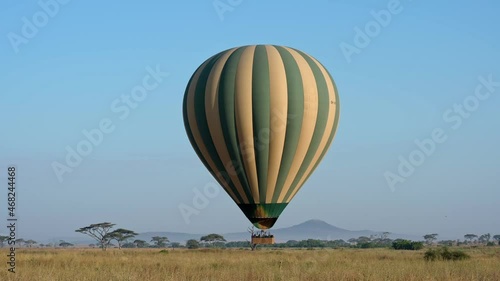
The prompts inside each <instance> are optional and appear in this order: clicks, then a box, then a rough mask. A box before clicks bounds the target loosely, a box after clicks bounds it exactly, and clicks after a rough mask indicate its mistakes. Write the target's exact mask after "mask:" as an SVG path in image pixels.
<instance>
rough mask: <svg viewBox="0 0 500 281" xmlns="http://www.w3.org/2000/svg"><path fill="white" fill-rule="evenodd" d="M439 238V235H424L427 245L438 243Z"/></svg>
mask: <svg viewBox="0 0 500 281" xmlns="http://www.w3.org/2000/svg"><path fill="white" fill-rule="evenodd" d="M437 237H438V234H437V233H432V234H426V235H424V239H425V241H426V242H427V245H432V244H433V243H434V241H436V239H437Z"/></svg>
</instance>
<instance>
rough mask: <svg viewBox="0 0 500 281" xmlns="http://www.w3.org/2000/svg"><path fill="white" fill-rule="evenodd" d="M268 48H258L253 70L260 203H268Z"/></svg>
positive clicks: (253, 106)
mask: <svg viewBox="0 0 500 281" xmlns="http://www.w3.org/2000/svg"><path fill="white" fill-rule="evenodd" d="M269 75H270V73H269V62H268V58H267V51H266V47H264V46H257V47H256V48H255V55H254V60H253V69H252V121H253V135H254V147H255V149H254V150H255V162H256V167H257V178H258V183H259V197H260V198H255V200H256V201H258V202H266V189H267V172H268V163H269V127H270V123H271V108H270V106H271V93H270V91H271V89H270V87H271V81H270V77H269Z"/></svg>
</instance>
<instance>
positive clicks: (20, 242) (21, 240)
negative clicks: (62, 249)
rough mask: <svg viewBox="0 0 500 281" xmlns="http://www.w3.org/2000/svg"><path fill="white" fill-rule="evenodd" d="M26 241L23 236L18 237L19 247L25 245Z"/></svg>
mask: <svg viewBox="0 0 500 281" xmlns="http://www.w3.org/2000/svg"><path fill="white" fill-rule="evenodd" d="M24 242H25V241H24V239H23V238H18V239H16V244H18V245H19V247H21V246H22V245H23V243H24Z"/></svg>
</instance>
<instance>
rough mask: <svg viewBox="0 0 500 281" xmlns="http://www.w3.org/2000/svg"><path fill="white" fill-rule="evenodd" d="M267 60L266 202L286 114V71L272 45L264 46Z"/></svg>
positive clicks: (271, 189) (275, 176) (269, 199)
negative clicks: (268, 92) (268, 104)
mask: <svg viewBox="0 0 500 281" xmlns="http://www.w3.org/2000/svg"><path fill="white" fill-rule="evenodd" d="M266 52H267V58H268V61H269V76H270V77H269V81H270V92H271V93H272V94H271V96H270V108H271V120H270V128H269V129H270V134H269V161H268V167H269V168H268V169H269V170H268V174H267V190H266V200H265V202H266V203H272V200H273V194H274V190H275V189H276V181H277V179H278V175H279V171H280V165H281V159H282V156H283V148H284V147H285V135H286V134H285V133H284V132H285V130H286V123H287V115H288V95H287V93H288V88H287V81H286V71H285V65H284V64H283V60H282V59H281V55H280V53H279V52H278V50H277V49H276V48H275V47H273V46H266Z"/></svg>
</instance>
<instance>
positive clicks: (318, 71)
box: [183, 45, 340, 230]
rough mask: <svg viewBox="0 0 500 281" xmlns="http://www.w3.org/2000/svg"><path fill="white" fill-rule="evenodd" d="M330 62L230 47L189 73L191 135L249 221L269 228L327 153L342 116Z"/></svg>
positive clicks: (186, 108) (186, 111)
mask: <svg viewBox="0 0 500 281" xmlns="http://www.w3.org/2000/svg"><path fill="white" fill-rule="evenodd" d="M339 109H340V108H339V97H338V93H337V89H336V86H335V83H334V81H333V79H332V77H331V75H330V74H329V72H328V71H327V69H326V68H325V67H324V66H323V65H322V64H321V63H320V62H319V61H318V60H316V59H315V58H314V57H312V56H310V55H308V54H306V53H304V52H302V51H300V50H297V49H294V48H291V47H286V46H276V45H247V46H241V47H235V48H231V49H227V50H224V51H222V52H220V53H218V54H215V55H213V56H212V57H210V58H208V59H207V60H206V61H205V62H203V63H202V64H201V65H200V66H199V67H198V69H196V71H195V72H194V74H193V75H192V76H191V78H190V80H189V82H188V84H187V87H186V91H185V94H184V100H183V118H184V125H185V129H186V133H187V136H188V138H189V141H190V142H191V145H192V146H193V148H194V150H195V152H196V154H197V155H198V157H199V158H200V160H201V161H202V162H203V164H204V165H205V167H206V168H207V169H208V170H209V172H210V173H211V174H212V176H213V177H214V178H215V179H216V180H217V181H218V183H219V184H220V185H221V186H222V187H223V188H224V190H225V191H226V192H227V194H228V195H229V196H230V197H231V198H232V199H233V200H234V202H235V203H236V204H237V205H238V207H239V208H240V209H241V211H242V212H243V213H244V214H245V216H246V217H247V218H248V219H249V220H250V222H251V223H252V224H253V225H254V226H255V227H257V228H259V229H261V230H266V229H270V228H271V227H272V226H273V225H274V224H275V222H276V220H277V219H278V217H279V216H280V214H281V213H282V212H283V210H284V209H285V208H286V206H287V205H288V203H289V202H290V201H291V200H292V199H293V198H294V196H295V195H296V194H297V192H298V191H299V190H300V189H301V187H302V186H303V185H304V183H305V182H306V181H307V179H308V178H309V177H310V176H311V174H312V173H313V171H314V170H315V169H316V168H317V166H318V164H319V163H320V161H321V160H322V159H323V157H324V156H325V154H326V153H327V151H328V149H329V147H330V145H331V143H332V140H333V139H334V136H335V132H336V129H337V125H338V121H339V113H340V111H339Z"/></svg>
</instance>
